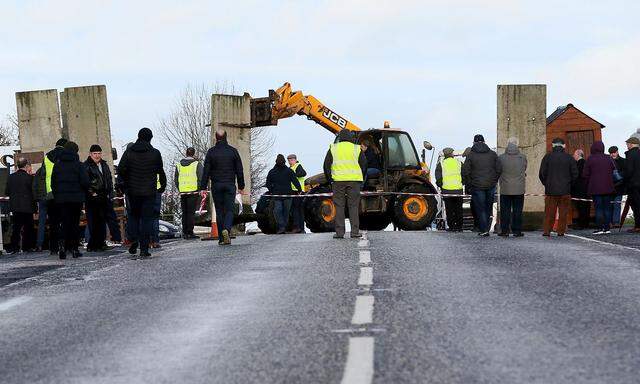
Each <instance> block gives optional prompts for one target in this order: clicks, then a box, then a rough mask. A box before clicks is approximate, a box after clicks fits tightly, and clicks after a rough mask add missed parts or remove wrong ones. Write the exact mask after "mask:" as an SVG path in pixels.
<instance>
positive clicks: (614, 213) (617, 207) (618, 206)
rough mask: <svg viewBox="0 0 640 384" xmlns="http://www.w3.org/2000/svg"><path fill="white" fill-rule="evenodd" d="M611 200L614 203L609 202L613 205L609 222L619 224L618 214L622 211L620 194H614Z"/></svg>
mask: <svg viewBox="0 0 640 384" xmlns="http://www.w3.org/2000/svg"><path fill="white" fill-rule="evenodd" d="M613 201H614V203H613V204H611V205H613V210H612V214H611V223H612V224H616V225H618V224H620V215H621V211H622V195H616V196H614V197H613Z"/></svg>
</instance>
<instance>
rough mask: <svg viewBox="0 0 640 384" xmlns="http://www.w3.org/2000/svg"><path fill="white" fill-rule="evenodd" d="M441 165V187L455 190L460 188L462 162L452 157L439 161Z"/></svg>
mask: <svg viewBox="0 0 640 384" xmlns="http://www.w3.org/2000/svg"><path fill="white" fill-rule="evenodd" d="M440 164H441V166H442V189H444V190H447V191H456V190H460V189H462V172H461V171H462V164H461V163H460V161H458V160H457V159H454V158H453V157H448V158H446V159H444V160H442V162H441V163H440Z"/></svg>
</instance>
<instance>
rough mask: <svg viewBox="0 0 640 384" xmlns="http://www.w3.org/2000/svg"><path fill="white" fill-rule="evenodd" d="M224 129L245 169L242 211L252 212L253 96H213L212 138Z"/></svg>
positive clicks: (246, 94)
mask: <svg viewBox="0 0 640 384" xmlns="http://www.w3.org/2000/svg"><path fill="white" fill-rule="evenodd" d="M219 128H220V129H224V130H225V131H226V132H227V140H228V141H229V144H230V145H232V146H234V147H235V148H236V149H237V150H238V152H239V153H240V158H241V159H242V165H243V169H244V182H245V191H246V193H247V194H246V195H243V196H242V212H251V211H252V209H251V196H250V192H251V96H250V95H249V94H248V93H245V94H244V95H242V96H233V95H212V96H211V140H212V145H213V144H214V142H215V131H216V130H217V129H219Z"/></svg>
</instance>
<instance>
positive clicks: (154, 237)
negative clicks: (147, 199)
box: [151, 193, 162, 243]
mask: <svg viewBox="0 0 640 384" xmlns="http://www.w3.org/2000/svg"><path fill="white" fill-rule="evenodd" d="M161 210H162V193H156V196H155V200H154V201H153V221H152V224H151V241H152V242H154V243H159V242H160V211H161Z"/></svg>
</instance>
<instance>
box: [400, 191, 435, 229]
mask: <svg viewBox="0 0 640 384" xmlns="http://www.w3.org/2000/svg"><path fill="white" fill-rule="evenodd" d="M401 192H405V193H432V191H431V190H430V189H429V188H428V187H426V186H424V185H420V184H410V185H408V186H406V187H404V188H403V189H402V190H401ZM437 209H438V203H437V201H436V198H435V197H434V196H412V195H400V196H397V197H396V198H395V203H394V205H393V222H394V223H395V225H396V226H397V227H398V228H399V229H401V230H403V231H420V230H423V229H426V228H427V227H429V226H430V225H431V222H432V221H433V219H434V218H435V216H436V211H437Z"/></svg>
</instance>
